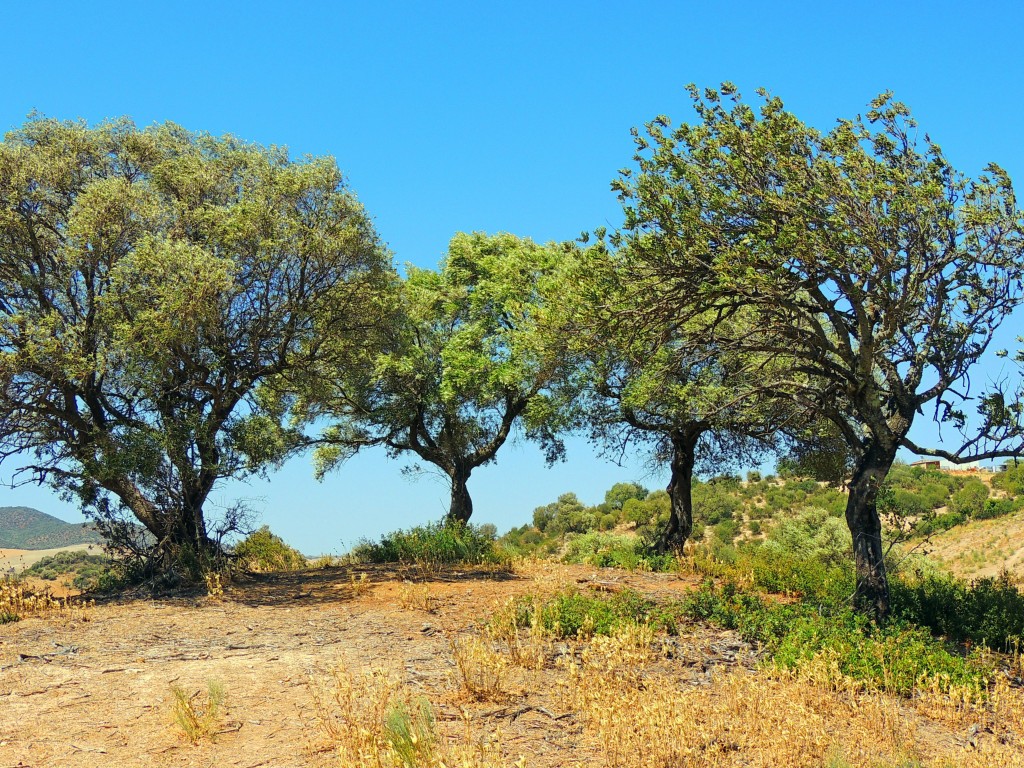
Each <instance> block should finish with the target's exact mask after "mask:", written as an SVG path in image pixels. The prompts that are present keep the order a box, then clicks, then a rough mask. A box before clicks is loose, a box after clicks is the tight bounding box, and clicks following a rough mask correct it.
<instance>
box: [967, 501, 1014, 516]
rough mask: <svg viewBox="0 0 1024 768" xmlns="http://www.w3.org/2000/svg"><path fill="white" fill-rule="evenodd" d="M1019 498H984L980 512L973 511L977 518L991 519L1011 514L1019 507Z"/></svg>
mask: <svg viewBox="0 0 1024 768" xmlns="http://www.w3.org/2000/svg"><path fill="white" fill-rule="evenodd" d="M1022 501H1024V500H1021V499H986V500H985V506H984V507H983V508H982V510H981V511H980V512H977V513H975V515H974V517H975V519H977V520H991V519H994V518H997V517H1005V516H1006V515H1011V514H1013V513H1014V512H1016V511H1017V510H1018V509H1020V508H1021V505H1022Z"/></svg>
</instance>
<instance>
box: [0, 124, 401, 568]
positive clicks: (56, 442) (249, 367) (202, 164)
mask: <svg viewBox="0 0 1024 768" xmlns="http://www.w3.org/2000/svg"><path fill="white" fill-rule="evenodd" d="M0 200H2V201H3V205H2V206H0V238H2V240H3V242H4V243H5V246H4V247H3V248H2V249H0V383H2V386H0V456H3V457H8V458H10V457H15V456H16V457H18V459H16V460H24V462H25V463H26V464H28V465H31V466H32V472H33V476H34V477H36V478H38V479H40V480H42V481H47V482H49V483H50V484H52V485H53V486H55V487H56V488H57V489H58V490H60V491H61V492H63V493H65V494H67V495H68V496H71V497H74V498H76V499H77V500H78V501H79V502H80V503H81V504H82V506H83V508H84V509H85V510H86V511H87V512H88V513H89V514H90V515H92V516H93V517H94V519H95V520H96V523H97V525H98V526H99V527H100V529H101V532H102V533H103V534H104V536H105V537H107V538H110V539H114V540H115V541H114V543H115V544H116V545H117V546H118V547H121V548H124V549H126V550H129V551H131V552H132V553H134V554H135V555H137V556H138V559H139V560H140V561H142V562H144V563H146V565H147V568H148V569H149V570H150V571H162V572H163V573H165V574H167V575H177V576H180V575H182V573H183V572H185V571H187V572H188V573H189V574H190V575H191V574H194V573H195V569H193V568H192V567H188V568H184V567H183V563H182V561H181V557H183V556H187V555H188V548H189V547H191V548H192V549H193V550H196V549H198V550H203V552H195V551H193V552H192V554H193V555H195V556H196V558H198V559H200V560H201V559H203V558H209V557H216V556H217V555H218V554H219V553H217V552H215V550H216V549H217V547H218V545H217V542H219V541H220V540H221V536H222V535H225V534H227V533H230V532H232V531H235V530H240V529H241V527H243V526H240V525H239V519H238V516H237V515H235V514H234V511H232V513H230V514H228V515H226V516H225V517H224V518H223V519H222V520H220V521H216V520H208V519H207V517H206V515H205V514H204V511H203V507H204V504H205V502H206V499H207V498H208V496H209V494H210V493H211V492H212V491H213V490H214V488H215V487H216V486H217V485H218V484H219V483H220V482H221V481H223V480H225V479H228V478H241V477H245V476H251V475H252V474H253V473H258V472H260V471H262V470H264V469H266V468H267V467H268V466H271V465H273V464H274V463H275V462H278V461H281V460H283V459H284V458H286V457H287V456H288V455H290V453H291V452H292V451H294V450H297V449H298V443H299V442H300V440H299V437H300V436H299V435H298V433H297V432H296V431H295V430H294V429H292V428H290V427H289V426H288V422H289V418H288V417H289V413H288V411H289V407H290V399H289V398H288V397H285V396H275V395H274V394H272V393H270V392H268V393H266V394H265V395H264V394H261V392H260V391H258V390H260V388H261V387H266V388H271V384H272V383H274V382H277V381H278V380H279V379H280V378H281V377H283V376H286V375H287V377H288V378H289V381H299V380H303V379H304V378H306V377H309V376H311V375H312V372H313V369H314V368H316V367H317V366H318V365H319V364H320V362H321V361H322V359H323V357H324V355H325V350H324V349H323V346H322V341H323V339H324V338H325V337H330V338H331V340H332V348H331V359H332V361H333V362H335V363H336V364H338V365H343V366H349V365H351V366H354V367H361V366H357V365H356V362H357V359H358V358H359V356H360V355H362V354H364V349H365V348H366V347H368V346H369V347H373V346H374V342H373V341H372V340H371V337H372V335H373V333H372V332H373V331H374V330H375V329H376V328H378V327H379V325H380V323H379V322H378V319H379V317H380V316H381V301H380V299H381V295H382V292H383V288H384V287H385V286H387V285H389V284H390V283H391V282H392V281H393V279H394V273H393V270H392V267H391V263H390V254H389V253H388V252H387V250H386V249H385V248H384V247H383V246H382V244H381V243H380V242H379V240H378V238H377V235H376V233H375V232H374V230H373V225H372V221H371V219H370V217H369V216H368V215H367V214H366V212H365V211H364V210H363V208H362V206H361V205H360V204H359V202H358V200H357V199H356V198H355V196H354V195H353V194H352V192H351V191H350V190H349V189H347V187H346V185H345V182H344V179H343V177H342V174H341V172H340V171H339V169H338V168H337V165H336V164H335V162H334V160H333V159H331V158H326V157H324V158H305V159H302V160H298V161H296V160H293V159H291V158H289V157H288V154H287V151H286V150H285V149H283V148H281V147H263V146H259V145H255V144H250V143H247V142H244V141H242V140H240V139H237V138H234V137H231V136H225V137H214V136H211V135H209V134H204V133H192V132H189V131H186V130H185V129H183V128H182V127H180V126H178V125H174V124H172V123H166V124H163V125H153V126H149V127H146V128H142V129H140V128H137V127H136V126H135V125H134V124H133V123H132V122H131V121H130V120H128V119H120V120H114V121H109V122H104V123H101V124H99V125H96V126H92V127H90V126H88V125H86V124H85V123H83V122H61V121H58V120H52V119H48V118H45V117H40V116H35V117H32V118H30V119H29V120H28V121H27V122H26V123H25V125H24V126H22V127H21V128H20V129H18V130H15V131H11V132H10V133H8V134H6V136H5V138H4V140H3V142H2V143H0ZM277 395H280V393H277ZM85 404H88V405H87V406H86V405H85ZM142 529H145V530H146V531H147V532H148V535H140V532H141V530H142Z"/></svg>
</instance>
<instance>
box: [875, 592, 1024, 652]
mask: <svg viewBox="0 0 1024 768" xmlns="http://www.w3.org/2000/svg"><path fill="white" fill-rule="evenodd" d="M890 590H891V601H892V610H893V614H894V615H895V616H898V617H900V618H902V619H904V620H906V621H912V622H914V623H915V624H919V625H921V626H923V627H928V628H929V629H931V630H932V631H933V632H935V633H937V634H940V635H945V636H946V637H948V638H950V639H952V640H957V641H971V642H973V643H976V644H983V645H986V646H988V647H989V648H995V649H998V650H1003V651H1009V650H1010V649H1011V648H1014V647H1016V646H1017V645H1019V644H1020V643H1022V642H1024V595H1022V594H1021V593H1020V590H1019V589H1017V587H1016V586H1014V585H1013V584H1012V583H1011V582H1010V578H1009V576H1008V575H1007V574H1005V573H1004V574H1003V575H1002V576H1000V577H998V578H995V579H991V578H988V579H978V580H977V581H973V582H970V583H968V582H965V581H963V580H962V579H957V578H955V577H954V576H951V575H949V574H939V573H929V574H924V573H916V574H910V575H908V576H907V577H905V578H903V579H894V580H893V581H892V583H891V584H890Z"/></svg>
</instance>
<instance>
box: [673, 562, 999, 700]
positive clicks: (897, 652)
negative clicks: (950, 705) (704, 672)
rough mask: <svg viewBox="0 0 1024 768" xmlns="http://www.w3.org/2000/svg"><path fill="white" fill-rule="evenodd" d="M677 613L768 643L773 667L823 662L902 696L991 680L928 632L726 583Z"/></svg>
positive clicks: (977, 663) (707, 587)
mask: <svg viewBox="0 0 1024 768" xmlns="http://www.w3.org/2000/svg"><path fill="white" fill-rule="evenodd" d="M677 610H679V611H680V612H681V613H682V614H683V615H685V616H687V617H689V618H691V619H696V620H700V621H707V622H710V623H712V624H715V625H717V626H721V627H725V628H728V629H736V630H738V631H739V632H740V633H741V634H742V635H743V637H745V638H746V639H748V640H751V641H757V642H760V643H764V644H765V645H766V647H767V650H768V660H769V663H771V664H772V665H774V666H775V667H777V668H779V669H784V670H794V671H799V670H800V669H801V668H802V667H806V666H808V665H810V664H811V663H817V664H818V665H820V666H821V667H823V668H825V669H826V670H828V671H829V674H832V675H835V676H836V677H837V678H846V679H848V680H851V681H854V682H855V684H858V685H860V686H864V687H867V688H869V689H872V690H882V691H886V692H889V693H894V694H898V695H902V696H910V695H911V694H912V693H913V692H914V691H915V690H917V689H918V688H919V687H922V686H923V687H925V688H928V687H935V688H938V689H939V690H943V691H949V690H951V689H954V688H955V689H961V690H963V689H968V690H971V691H974V692H983V691H984V690H985V689H986V688H987V686H988V684H989V682H990V681H991V680H992V676H993V669H992V668H991V666H990V665H988V664H987V663H985V662H983V661H981V660H979V659H977V658H973V657H972V658H966V659H965V658H964V657H962V656H961V655H959V654H958V653H955V652H952V651H950V650H949V649H948V648H947V647H946V646H945V645H944V644H943V643H942V642H941V641H938V640H936V639H934V638H933V637H932V636H931V635H930V634H929V633H928V632H927V631H926V630H925V629H922V628H919V627H914V626H912V625H909V624H905V623H901V622H891V623H889V624H886V625H885V626H882V627H879V626H878V625H875V624H873V623H871V622H869V621H868V620H867V619H865V618H864V617H863V616H858V615H857V614H855V613H853V612H852V611H851V610H850V609H849V608H846V609H841V610H835V611H830V612H828V613H823V612H821V611H819V610H818V609H816V608H814V607H813V606H811V605H810V604H809V603H797V604H792V605H779V604H773V603H769V602H766V601H764V600H762V599H761V598H759V597H757V596H756V595H752V594H750V593H748V592H745V591H744V590H741V589H739V588H737V587H736V586H735V585H734V584H731V583H728V582H727V583H725V584H723V585H722V586H720V587H715V586H714V584H713V583H711V582H706V583H705V584H704V586H703V587H702V588H701V589H700V590H698V591H697V592H694V593H692V594H691V595H689V596H688V597H687V598H686V599H685V600H684V601H683V602H682V604H681V605H680V606H679V607H678V609H677ZM819 679H820V676H819ZM835 682H838V680H836V681H835Z"/></svg>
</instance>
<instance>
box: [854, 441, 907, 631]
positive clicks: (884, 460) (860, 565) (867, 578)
mask: <svg viewBox="0 0 1024 768" xmlns="http://www.w3.org/2000/svg"><path fill="white" fill-rule="evenodd" d="M895 458H896V452H895V449H892V450H886V449H883V448H878V447H873V448H871V449H869V450H868V451H867V453H866V454H865V455H864V456H863V457H862V458H861V459H860V461H859V462H858V463H857V466H856V468H855V469H854V471H853V476H852V478H851V480H850V495H849V498H848V499H847V502H846V524H847V525H848V526H849V528H850V533H851V534H852V535H853V555H854V560H855V562H856V568H857V592H856V594H855V596H854V603H855V605H856V607H857V609H858V610H859V611H861V612H863V613H866V614H868V615H870V616H873V617H875V618H876V619H885V618H886V617H887V616H888V615H889V578H888V575H887V574H886V569H885V551H884V549H883V548H882V521H881V519H880V518H879V516H878V491H879V488H880V487H881V485H882V482H883V481H884V480H885V477H886V475H887V474H888V473H889V469H890V467H892V463H893V461H894V460H895Z"/></svg>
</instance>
